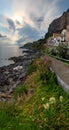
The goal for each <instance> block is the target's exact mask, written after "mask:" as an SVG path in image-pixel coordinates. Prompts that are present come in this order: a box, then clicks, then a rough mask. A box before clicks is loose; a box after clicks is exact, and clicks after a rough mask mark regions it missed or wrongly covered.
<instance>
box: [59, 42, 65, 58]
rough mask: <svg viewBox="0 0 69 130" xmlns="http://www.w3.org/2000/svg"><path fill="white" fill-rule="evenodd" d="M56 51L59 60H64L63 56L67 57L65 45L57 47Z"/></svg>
mask: <svg viewBox="0 0 69 130" xmlns="http://www.w3.org/2000/svg"><path fill="white" fill-rule="evenodd" d="M57 51H58V56H59V57H61V58H65V56H66V55H67V45H65V44H60V45H59V46H58V47H57Z"/></svg>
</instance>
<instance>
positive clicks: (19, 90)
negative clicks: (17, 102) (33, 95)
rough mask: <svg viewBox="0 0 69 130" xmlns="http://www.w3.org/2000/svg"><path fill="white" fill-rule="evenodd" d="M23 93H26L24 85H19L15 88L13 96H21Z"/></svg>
mask: <svg viewBox="0 0 69 130" xmlns="http://www.w3.org/2000/svg"><path fill="white" fill-rule="evenodd" d="M24 93H25V94H27V89H26V87H25V86H24V85H20V86H18V87H17V88H16V90H15V92H14V96H15V97H18V96H21V95H22V94H24Z"/></svg>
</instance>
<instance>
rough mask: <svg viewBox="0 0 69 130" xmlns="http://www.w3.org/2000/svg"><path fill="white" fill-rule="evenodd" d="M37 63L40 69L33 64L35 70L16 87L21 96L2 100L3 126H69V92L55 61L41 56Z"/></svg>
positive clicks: (19, 129) (22, 129) (67, 129)
mask: <svg viewBox="0 0 69 130" xmlns="http://www.w3.org/2000/svg"><path fill="white" fill-rule="evenodd" d="M34 64H35V65H36V66H37V69H35V71H34V72H32V71H33V69H31V68H30V69H31V70H32V71H31V72H32V73H31V74H30V75H28V76H27V79H26V81H25V83H24V85H20V86H18V87H17V89H16V91H15V93H16V95H18V94H19V97H20V99H21V100H16V102H15V104H13V105H10V104H6V103H0V130H14V129H15V130H69V95H68V94H66V93H65V92H64V91H63V89H62V88H61V87H60V86H59V85H58V84H57V79H56V75H55V74H54V73H52V72H51V71H50V64H51V61H49V60H48V59H47V58H46V57H44V58H43V57H41V58H40V59H38V60H37V61H36V62H35V63H34ZM26 90H27V94H26ZM30 90H33V92H32V91H30ZM22 99H23V100H22Z"/></svg>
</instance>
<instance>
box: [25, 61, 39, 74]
mask: <svg viewBox="0 0 69 130" xmlns="http://www.w3.org/2000/svg"><path fill="white" fill-rule="evenodd" d="M36 70H37V66H36V65H35V64H34V62H32V63H31V64H30V65H29V67H28V69H27V74H28V75H31V74H32V73H33V72H35V71H36Z"/></svg>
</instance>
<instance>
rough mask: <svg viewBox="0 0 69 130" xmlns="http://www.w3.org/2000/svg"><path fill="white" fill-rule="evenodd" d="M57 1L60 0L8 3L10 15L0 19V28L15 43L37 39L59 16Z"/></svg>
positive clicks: (16, 0)
mask: <svg viewBox="0 0 69 130" xmlns="http://www.w3.org/2000/svg"><path fill="white" fill-rule="evenodd" d="M59 1H62V0H12V1H11V3H10V1H9V3H10V4H11V7H10V10H11V11H12V14H11V15H7V17H6V16H1V17H0V19H1V20H0V28H1V30H2V31H4V32H5V34H6V32H7V34H8V35H9V36H10V37H11V39H12V37H14V38H13V39H16V41H17V42H25V41H28V40H30V41H31V40H36V39H39V38H41V37H42V36H43V35H44V34H45V33H46V32H47V30H48V26H49V24H50V23H51V22H52V20H53V19H55V18H57V17H58V16H60V14H61V13H60V8H59V4H58V3H59ZM16 18H18V19H16ZM20 20H21V21H20ZM22 21H23V22H22Z"/></svg>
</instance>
